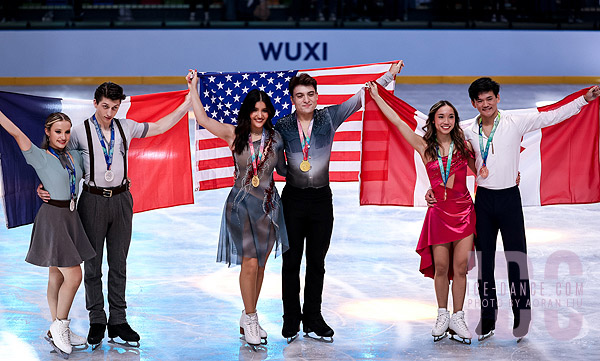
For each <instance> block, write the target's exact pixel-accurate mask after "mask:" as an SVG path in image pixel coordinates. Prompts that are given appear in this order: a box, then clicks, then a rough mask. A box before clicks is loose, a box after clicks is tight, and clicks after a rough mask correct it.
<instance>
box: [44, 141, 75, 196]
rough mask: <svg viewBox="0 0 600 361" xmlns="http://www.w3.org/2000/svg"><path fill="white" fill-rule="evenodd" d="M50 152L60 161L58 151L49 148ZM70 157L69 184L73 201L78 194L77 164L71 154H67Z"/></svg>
mask: <svg viewBox="0 0 600 361" xmlns="http://www.w3.org/2000/svg"><path fill="white" fill-rule="evenodd" d="M48 151H49V152H50V153H51V154H52V155H53V156H55V157H56V158H57V159H58V160H60V155H59V154H58V153H57V152H56V150H54V149H52V147H48ZM66 153H67V155H68V157H66V158H67V160H68V161H69V163H68V165H67V167H65V168H67V172H69V184H70V187H69V189H70V191H71V199H75V198H76V195H77V194H76V193H75V162H73V157H72V156H71V154H70V153H68V152H66Z"/></svg>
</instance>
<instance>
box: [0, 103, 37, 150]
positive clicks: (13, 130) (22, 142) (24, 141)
mask: <svg viewBox="0 0 600 361" xmlns="http://www.w3.org/2000/svg"><path fill="white" fill-rule="evenodd" d="M0 125H1V126H2V128H4V129H6V131H7V132H8V134H10V135H12V136H13V138H15V140H16V141H17V144H18V145H19V149H21V150H23V151H27V150H29V149H31V140H29V137H27V136H26V135H25V133H23V132H22V131H21V129H19V127H17V126H16V125H15V123H13V122H12V121H11V120H10V119H8V117H7V116H6V115H4V113H2V111H0Z"/></svg>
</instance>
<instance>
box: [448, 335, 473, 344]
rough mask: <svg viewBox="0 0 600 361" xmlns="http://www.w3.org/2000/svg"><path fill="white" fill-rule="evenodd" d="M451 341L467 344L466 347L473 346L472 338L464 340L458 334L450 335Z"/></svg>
mask: <svg viewBox="0 0 600 361" xmlns="http://www.w3.org/2000/svg"><path fill="white" fill-rule="evenodd" d="M450 339H451V340H454V341H456V342H460V343H462V344H465V345H470V344H471V339H470V338H462V337H460V336H458V335H456V334H454V335H450Z"/></svg>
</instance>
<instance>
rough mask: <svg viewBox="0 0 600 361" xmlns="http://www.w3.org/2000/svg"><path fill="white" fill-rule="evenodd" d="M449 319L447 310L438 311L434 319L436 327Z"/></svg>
mask: <svg viewBox="0 0 600 361" xmlns="http://www.w3.org/2000/svg"><path fill="white" fill-rule="evenodd" d="M449 321H450V312H448V311H445V312H441V313H438V316H437V318H436V320H435V325H436V326H437V327H439V326H441V325H443V324H445V323H447V322H449ZM429 322H431V321H429Z"/></svg>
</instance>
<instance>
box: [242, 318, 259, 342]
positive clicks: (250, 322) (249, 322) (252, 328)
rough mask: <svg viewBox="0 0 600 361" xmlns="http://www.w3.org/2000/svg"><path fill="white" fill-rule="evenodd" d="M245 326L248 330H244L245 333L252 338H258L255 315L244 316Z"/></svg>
mask: <svg viewBox="0 0 600 361" xmlns="http://www.w3.org/2000/svg"><path fill="white" fill-rule="evenodd" d="M246 326H249V327H248V329H244V331H245V332H248V333H250V336H252V337H258V335H259V334H258V332H259V328H258V327H259V326H258V315H257V314H256V312H255V313H251V314H246Z"/></svg>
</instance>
